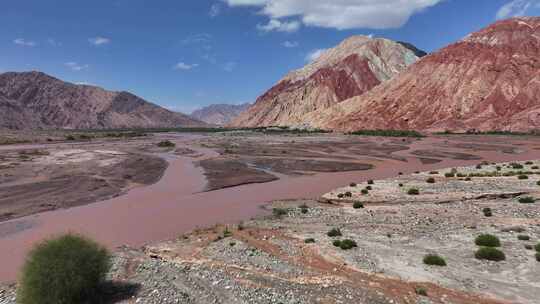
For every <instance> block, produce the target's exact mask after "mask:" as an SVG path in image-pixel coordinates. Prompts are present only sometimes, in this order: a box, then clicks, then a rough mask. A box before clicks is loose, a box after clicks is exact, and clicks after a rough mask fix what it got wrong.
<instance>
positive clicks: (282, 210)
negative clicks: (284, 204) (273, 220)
mask: <svg viewBox="0 0 540 304" xmlns="http://www.w3.org/2000/svg"><path fill="white" fill-rule="evenodd" d="M288 213H289V210H287V209H285V208H274V209H272V214H273V215H274V216H275V217H282V216H284V215H287V214H288Z"/></svg>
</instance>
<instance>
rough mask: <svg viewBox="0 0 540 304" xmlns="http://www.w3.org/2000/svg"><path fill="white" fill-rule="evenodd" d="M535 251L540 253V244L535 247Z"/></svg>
mask: <svg viewBox="0 0 540 304" xmlns="http://www.w3.org/2000/svg"><path fill="white" fill-rule="evenodd" d="M534 250H536V251H538V252H540V243H538V244H536V246H534Z"/></svg>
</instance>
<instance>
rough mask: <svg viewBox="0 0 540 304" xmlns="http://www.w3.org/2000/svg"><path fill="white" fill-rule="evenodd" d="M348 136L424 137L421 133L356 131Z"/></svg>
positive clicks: (407, 131)
mask: <svg viewBox="0 0 540 304" xmlns="http://www.w3.org/2000/svg"><path fill="white" fill-rule="evenodd" d="M349 134H350V135H361V136H384V137H416V138H420V137H424V135H423V134H422V133H419V132H416V131H409V130H358V131H355V132H351V133H349Z"/></svg>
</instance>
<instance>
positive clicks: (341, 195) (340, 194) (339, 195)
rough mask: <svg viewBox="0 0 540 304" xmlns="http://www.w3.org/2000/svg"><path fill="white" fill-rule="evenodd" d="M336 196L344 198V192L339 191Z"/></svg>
mask: <svg viewBox="0 0 540 304" xmlns="http://www.w3.org/2000/svg"><path fill="white" fill-rule="evenodd" d="M337 197H338V198H344V197H345V194H343V193H339V194H338V195H337Z"/></svg>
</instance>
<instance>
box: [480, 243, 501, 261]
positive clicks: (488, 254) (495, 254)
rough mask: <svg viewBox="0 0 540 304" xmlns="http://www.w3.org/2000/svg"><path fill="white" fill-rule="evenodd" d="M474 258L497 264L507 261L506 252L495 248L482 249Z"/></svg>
mask: <svg viewBox="0 0 540 304" xmlns="http://www.w3.org/2000/svg"><path fill="white" fill-rule="evenodd" d="M474 257H475V258H477V259H479V260H489V261H495V262H498V261H504V260H505V259H506V256H505V254H504V252H502V251H500V250H499V249H497V248H493V247H481V248H480V249H478V250H477V251H476V252H475V253H474Z"/></svg>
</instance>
